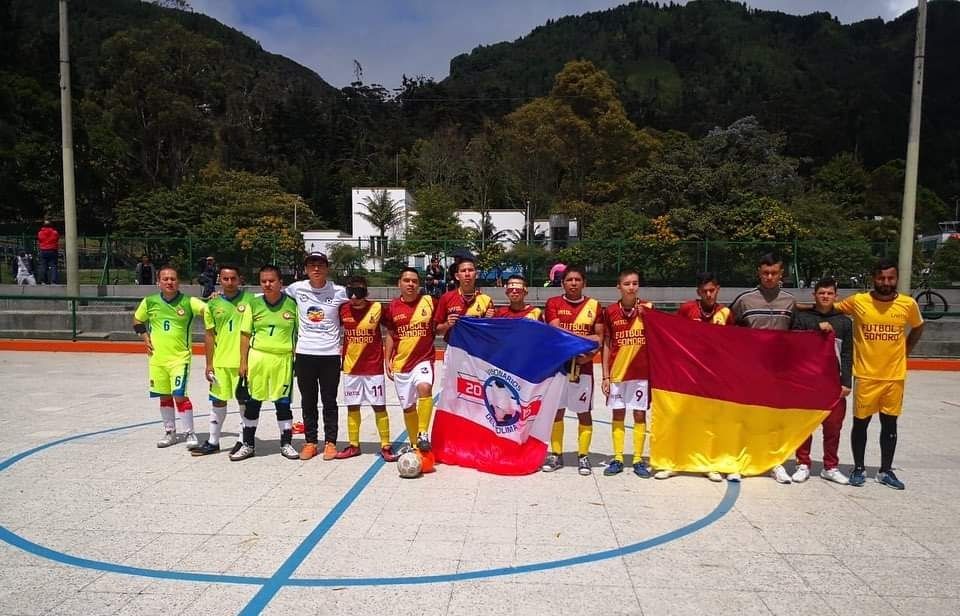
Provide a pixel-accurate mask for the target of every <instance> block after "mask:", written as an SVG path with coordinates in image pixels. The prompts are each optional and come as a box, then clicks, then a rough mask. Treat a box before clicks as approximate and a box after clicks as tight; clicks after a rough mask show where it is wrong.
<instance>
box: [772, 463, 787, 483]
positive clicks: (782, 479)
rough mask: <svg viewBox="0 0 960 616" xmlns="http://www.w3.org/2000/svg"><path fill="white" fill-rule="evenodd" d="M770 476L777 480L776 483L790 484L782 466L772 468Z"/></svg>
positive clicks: (785, 470)
mask: <svg viewBox="0 0 960 616" xmlns="http://www.w3.org/2000/svg"><path fill="white" fill-rule="evenodd" d="M770 476H771V477H773V478H774V479H776V480H777V483H791V479H790V475H788V474H787V469H785V468H783V465H782V464H777V465H776V466H774V467H773V470H771V471H770Z"/></svg>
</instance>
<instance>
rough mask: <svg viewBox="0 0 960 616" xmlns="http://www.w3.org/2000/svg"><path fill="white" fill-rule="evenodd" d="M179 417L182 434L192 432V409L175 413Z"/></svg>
mask: <svg viewBox="0 0 960 616" xmlns="http://www.w3.org/2000/svg"><path fill="white" fill-rule="evenodd" d="M177 415H179V416H180V426H181V427H182V428H183V431H184V432H193V409H190V410H189V411H181V412H179V413H177Z"/></svg>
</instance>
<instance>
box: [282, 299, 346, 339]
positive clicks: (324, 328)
mask: <svg viewBox="0 0 960 616" xmlns="http://www.w3.org/2000/svg"><path fill="white" fill-rule="evenodd" d="M283 292H284V293H286V294H287V295H289V296H290V297H292V298H293V299H294V301H296V302H297V318H298V319H299V329H298V331H297V353H302V354H304V355H340V306H341V305H342V304H344V303H346V302H347V291H346V289H344V288H343V287H341V286H340V285H338V284H333V283H332V282H330V281H329V280H328V281H327V283H326V284H325V285H323V286H322V287H320V288H316V287H313V286H311V285H310V281H309V280H299V281H297V282H294V283H293V284H291V285H290V286H288V287H286V288H285V289H284V290H283Z"/></svg>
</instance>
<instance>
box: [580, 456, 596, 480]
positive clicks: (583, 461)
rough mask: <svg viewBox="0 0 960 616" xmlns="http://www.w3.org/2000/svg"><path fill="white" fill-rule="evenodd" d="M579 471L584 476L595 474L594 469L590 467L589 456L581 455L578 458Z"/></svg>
mask: <svg viewBox="0 0 960 616" xmlns="http://www.w3.org/2000/svg"><path fill="white" fill-rule="evenodd" d="M577 472H578V473H580V474H581V475H583V476H584V477H586V476H588V475H592V474H593V469H592V468H591V467H590V457H589V456H579V457H578V458H577Z"/></svg>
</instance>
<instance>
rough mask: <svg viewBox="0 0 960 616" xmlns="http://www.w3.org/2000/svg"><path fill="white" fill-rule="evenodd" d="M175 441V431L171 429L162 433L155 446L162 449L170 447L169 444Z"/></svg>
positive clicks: (174, 443)
mask: <svg viewBox="0 0 960 616" xmlns="http://www.w3.org/2000/svg"><path fill="white" fill-rule="evenodd" d="M176 443H177V433H176V432H175V431H173V430H167V431H166V432H164V433H163V438H162V439H160V440H159V441H157V447H159V448H160V449H163V448H164V447H170V446H171V445H176Z"/></svg>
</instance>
